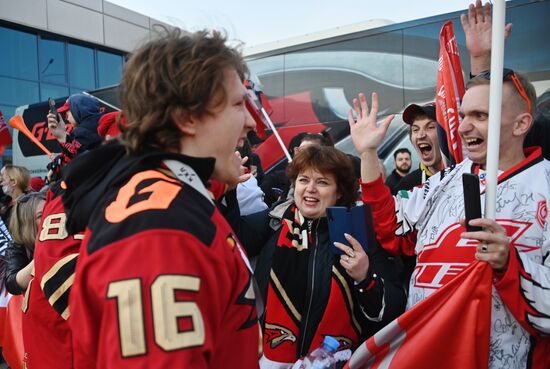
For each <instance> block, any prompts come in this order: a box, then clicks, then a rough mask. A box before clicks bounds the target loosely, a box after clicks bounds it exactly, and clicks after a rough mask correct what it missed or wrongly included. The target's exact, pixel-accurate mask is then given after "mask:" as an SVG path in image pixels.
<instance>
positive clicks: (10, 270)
mask: <svg viewBox="0 0 550 369" xmlns="http://www.w3.org/2000/svg"><path fill="white" fill-rule="evenodd" d="M4 258H5V263H6V274H5V276H4V282H5V283H6V289H7V290H8V292H9V293H11V294H12V295H20V294H22V293H23V292H25V290H24V289H23V288H21V286H19V284H17V280H16V277H17V273H19V271H20V270H21V269H23V268H24V267H26V266H27V265H28V264H29V263H30V262H31V260H32V255H31V257H30V258H29V256H28V255H27V249H26V248H25V246H22V245H19V244H16V243H14V242H13V241H10V243H9V245H8V248H7V249H6V255H5V257H4Z"/></svg>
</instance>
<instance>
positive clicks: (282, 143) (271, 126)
mask: <svg viewBox="0 0 550 369" xmlns="http://www.w3.org/2000/svg"><path fill="white" fill-rule="evenodd" d="M261 110H262V114H263V115H264V118H265V119H266V121H267V124H269V128H270V129H271V132H273V134H274V135H275V138H276V139H277V141H278V142H279V146H281V149H283V152H284V153H285V156H286V158H287V159H288V162H289V163H290V162H291V161H292V157H291V156H290V154H289V152H288V150H287V149H286V146H285V143H284V142H283V140H282V139H281V136H279V132H277V130H276V129H275V125H274V124H273V122H272V121H271V119H270V118H269V115H268V114H267V112H266V111H265V109H264V108H263V107H262V108H261Z"/></svg>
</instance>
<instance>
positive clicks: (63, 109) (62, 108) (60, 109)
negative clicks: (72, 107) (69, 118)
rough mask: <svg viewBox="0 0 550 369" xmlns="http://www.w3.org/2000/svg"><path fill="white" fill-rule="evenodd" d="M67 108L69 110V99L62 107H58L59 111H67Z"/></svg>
mask: <svg viewBox="0 0 550 369" xmlns="http://www.w3.org/2000/svg"><path fill="white" fill-rule="evenodd" d="M67 110H69V99H67V101H65V104H63V105H62V106H61V107H59V108H57V112H58V113H65V112H66V111H67Z"/></svg>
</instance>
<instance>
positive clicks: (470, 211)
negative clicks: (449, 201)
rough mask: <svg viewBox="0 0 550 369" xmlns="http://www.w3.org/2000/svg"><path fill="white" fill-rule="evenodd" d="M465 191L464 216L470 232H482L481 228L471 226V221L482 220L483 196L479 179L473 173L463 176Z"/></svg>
mask: <svg viewBox="0 0 550 369" xmlns="http://www.w3.org/2000/svg"><path fill="white" fill-rule="evenodd" d="M462 187H463V189H464V215H465V218H466V230H467V231H468V232H476V231H481V227H477V226H471V225H469V224H468V223H469V221H470V220H472V219H476V218H481V195H480V193H479V177H478V176H477V175H475V174H472V173H463V174H462Z"/></svg>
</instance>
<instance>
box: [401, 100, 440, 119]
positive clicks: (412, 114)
mask: <svg viewBox="0 0 550 369" xmlns="http://www.w3.org/2000/svg"><path fill="white" fill-rule="evenodd" d="M419 115H427V116H428V117H430V118H432V119H433V120H435V121H437V117H436V114H435V103H433V102H432V103H428V104H426V105H417V104H411V105H409V106H407V108H406V109H405V111H403V122H405V123H407V124H413V122H414V119H415V118H416V117H417V116H419Z"/></svg>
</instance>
